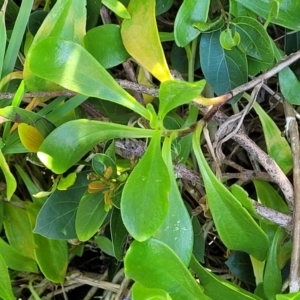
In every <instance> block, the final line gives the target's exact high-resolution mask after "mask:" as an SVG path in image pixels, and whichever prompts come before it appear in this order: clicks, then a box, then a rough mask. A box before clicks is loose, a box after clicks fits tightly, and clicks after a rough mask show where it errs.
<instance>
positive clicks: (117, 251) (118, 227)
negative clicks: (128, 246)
mask: <svg viewBox="0 0 300 300" xmlns="http://www.w3.org/2000/svg"><path fill="white" fill-rule="evenodd" d="M110 235H111V241H112V246H113V250H114V256H115V257H116V259H117V260H120V261H121V260H123V254H124V244H125V243H126V239H127V236H128V232H127V230H126V228H125V226H124V224H123V221H122V217H121V212H120V210H119V209H117V208H115V207H114V208H113V210H112V213H111V218H110Z"/></svg>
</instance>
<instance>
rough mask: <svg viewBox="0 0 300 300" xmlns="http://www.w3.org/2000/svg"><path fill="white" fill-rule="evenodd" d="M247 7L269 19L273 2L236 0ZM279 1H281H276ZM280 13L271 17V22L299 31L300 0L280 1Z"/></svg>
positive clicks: (265, 0)
mask: <svg viewBox="0 0 300 300" xmlns="http://www.w3.org/2000/svg"><path fill="white" fill-rule="evenodd" d="M235 1H237V2H239V3H240V4H242V5H243V6H245V7H247V8H248V9H249V10H252V11H253V12H255V13H256V14H258V15H259V16H261V17H263V18H264V19H268V16H269V14H270V10H271V5H272V2H275V1H269V0H246V1H245V0H235ZM276 2H279V1H276ZM280 2H281V3H280V6H279V11H278V15H277V16H276V15H274V16H273V17H271V20H270V21H271V22H272V23H275V24H278V25H280V26H283V27H286V28H290V29H293V30H295V31H298V30H299V29H300V19H299V11H300V2H299V1H290V0H282V1H280Z"/></svg>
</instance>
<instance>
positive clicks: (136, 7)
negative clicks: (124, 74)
mask: <svg viewBox="0 0 300 300" xmlns="http://www.w3.org/2000/svg"><path fill="white" fill-rule="evenodd" d="M128 11H129V13H130V15H131V19H130V20H124V21H123V23H122V26H121V35H122V39H123V43H124V46H125V48H126V50H127V51H128V53H129V54H130V55H131V56H132V57H133V58H134V59H135V60H136V61H137V62H138V63H139V64H140V65H141V66H142V67H144V68H145V69H147V70H148V71H149V72H150V73H151V74H152V75H153V76H154V77H156V78H157V79H158V80H159V81H161V82H163V81H166V80H171V79H173V78H172V75H171V73H170V70H169V68H168V65H167V62H166V58H165V56H164V52H163V49H162V46H161V43H160V40H159V36H158V30H157V24H156V19H155V0H148V1H141V0H131V1H130V3H129V6H128ZM137 43H138V44H139V46H138V47H137V46H136V45H137Z"/></svg>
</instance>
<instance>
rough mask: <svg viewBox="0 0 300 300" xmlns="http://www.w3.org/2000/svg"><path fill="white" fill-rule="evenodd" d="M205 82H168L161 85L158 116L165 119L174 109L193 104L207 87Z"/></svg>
mask: <svg viewBox="0 0 300 300" xmlns="http://www.w3.org/2000/svg"><path fill="white" fill-rule="evenodd" d="M205 84H206V82H205V80H200V81H197V82H193V83H190V82H186V81H179V80H168V81H165V82H163V83H162V84H161V85H160V89H159V112H158V116H159V117H160V118H161V119H163V118H164V117H165V116H166V114H167V113H168V112H170V111H171V110H172V109H174V108H176V107H178V106H180V105H183V104H187V103H189V102H191V101H192V100H193V99H194V98H196V97H197V96H199V95H200V94H201V92H202V91H203V89H204V87H205Z"/></svg>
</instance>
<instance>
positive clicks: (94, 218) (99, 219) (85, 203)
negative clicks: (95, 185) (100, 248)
mask: <svg viewBox="0 0 300 300" xmlns="http://www.w3.org/2000/svg"><path fill="white" fill-rule="evenodd" d="M106 216H107V211H106V210H105V206H104V194H103V193H102V191H101V192H98V193H93V194H90V193H87V192H86V193H85V194H84V195H83V196H82V198H81V199H80V202H79V205H78V208H77V212H76V219H75V228H76V234H77V236H78V239H79V240H80V241H87V240H89V239H90V238H91V237H92V236H93V235H94V234H95V233H96V232H97V231H98V230H99V228H100V226H101V225H102V223H103V221H104V219H105V218H106Z"/></svg>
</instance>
